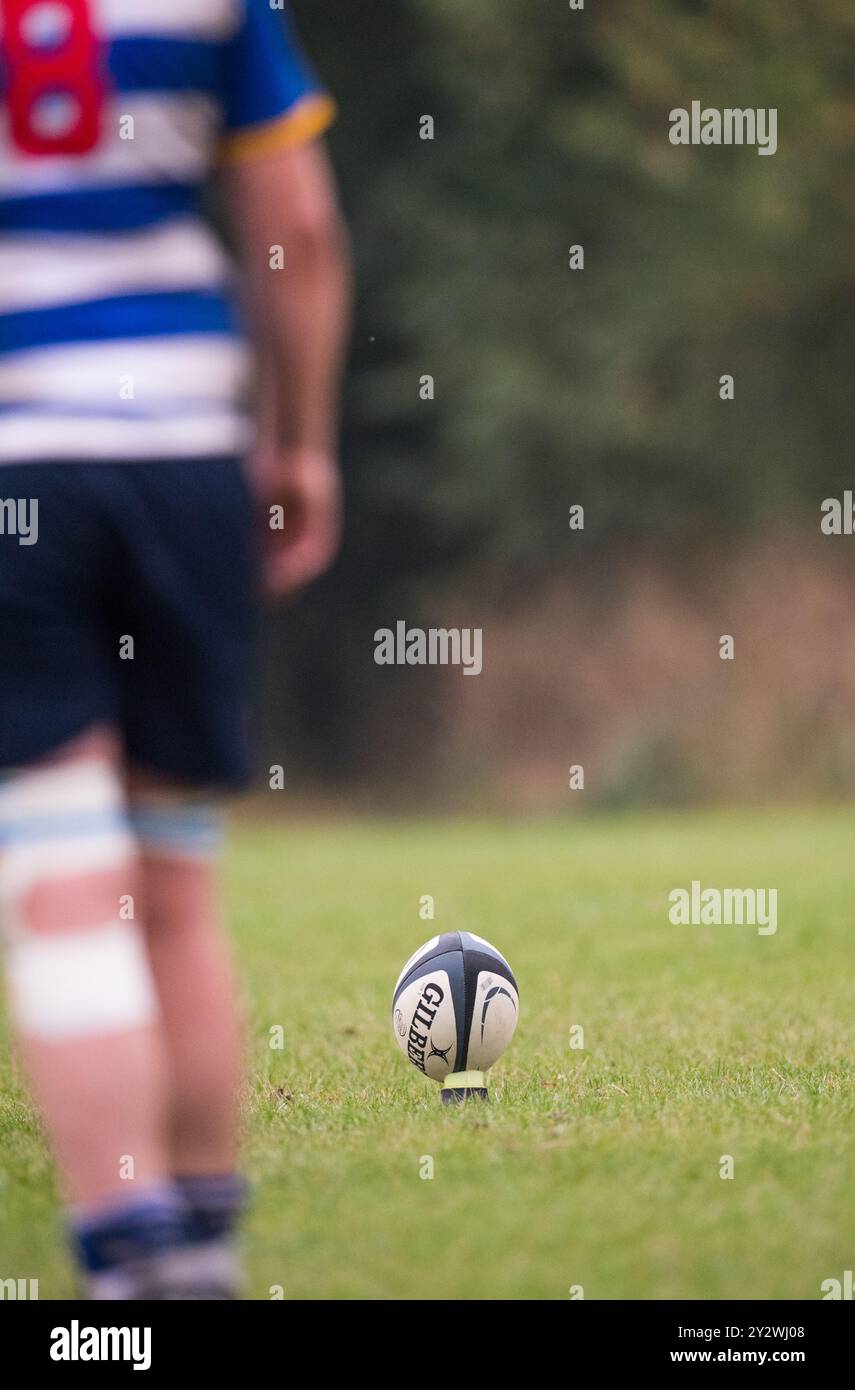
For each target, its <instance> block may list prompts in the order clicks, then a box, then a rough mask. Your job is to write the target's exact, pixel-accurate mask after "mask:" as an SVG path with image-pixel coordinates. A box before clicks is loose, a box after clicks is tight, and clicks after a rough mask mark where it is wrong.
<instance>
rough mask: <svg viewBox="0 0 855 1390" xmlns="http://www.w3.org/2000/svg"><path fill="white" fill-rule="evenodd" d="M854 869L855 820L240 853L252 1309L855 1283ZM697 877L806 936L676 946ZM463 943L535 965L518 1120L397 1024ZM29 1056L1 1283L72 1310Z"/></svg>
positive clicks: (514, 831)
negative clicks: (458, 1103) (397, 988)
mask: <svg viewBox="0 0 855 1390" xmlns="http://www.w3.org/2000/svg"><path fill="white" fill-rule="evenodd" d="M853 843H855V813H853V812H851V811H849V810H846V811H835V810H823V811H819V812H817V811H802V810H793V811H773V812H766V813H760V812H756V813H754V812H751V813H749V812H744V813H743V812H740V813H738V814H737V813H697V814H688V815H679V816H678V815H673V816H655V817H654V816H646V817H612V818H592V819H587V820H581V819H568V820H549V821H542V822H529V823H527V824H523V825H520V824H511V823H508V824H501V823H487V822H477V823H473V822H450V821H446V822H443V821H437V822H432V821H423V822H401V823H389V824H386V823H357V824H355V825H354V824H350V823H345V822H330V823H326V824H319V825H312V826H309V827H301V828H298V827H295V826H294V825H292V824H288V823H283V824H281V825H279V826H276V827H267V828H263V829H261V828H257V827H254V826H252V825H244V826H242V827H241V828H240V829H239V830H238V831H237V832H236V834H235V837H234V842H233V847H232V850H231V853H230V857H229V861H228V869H227V887H228V896H229V901H230V905H231V910H232V916H233V921H234V925H235V935H236V939H237V946H238V952H239V958H240V962H241V967H242V971H243V975H244V979H245V982H246V991H247V1003H248V1009H249V1014H250V1029H251V1031H250V1047H251V1066H252V1077H251V1083H250V1085H249V1086H248V1088H247V1094H246V1134H247V1139H246V1150H245V1161H246V1167H247V1169H248V1171H249V1172H250V1173H251V1175H252V1177H253V1179H254V1181H255V1183H256V1200H255V1205H254V1210H253V1213H252V1217H251V1220H250V1223H249V1227H248V1231H247V1256H248V1265H249V1273H250V1288H249V1296H250V1297H252V1298H258V1299H266V1298H269V1297H270V1296H271V1293H270V1290H271V1287H272V1286H277V1285H278V1286H281V1288H282V1290H283V1295H284V1297H285V1298H286V1299H287V1298H291V1299H309V1298H335V1299H346V1298H371V1299H375V1298H380V1299H386V1298H398V1299H400V1298H404V1299H493V1298H498V1299H505V1298H536V1299H566V1298H568V1297H569V1296H570V1295H569V1290H570V1289H571V1286H574V1285H581V1286H582V1287H583V1288H584V1295H585V1297H586V1298H588V1299H603V1298H607V1299H608V1298H642V1299H657V1298H706V1299H721V1298H738V1299H755V1298H774V1299H784V1298H796V1299H817V1298H819V1297H820V1296H821V1293H820V1284H821V1282H822V1281H823V1280H824V1279H828V1278H841V1277H842V1273H843V1271H844V1270H845V1269H852V1268H853V1267H855V1157H853V1143H852V1135H853V1122H855V1009H854V1008H853V1004H855V983H853V959H855V945H853V925H854V924H855V905H853V904H855V856H853V848H852V847H853ZM693 878H697V879H700V880H701V881H702V882H703V883H704V885H705V886H706V885H712V886H719V887H725V886H731V887H747V886H756V887H759V886H764V887H776V888H777V889H778V892H779V925H778V931H777V934H776V935H774V936H769V937H761V936H758V935H757V933H756V931H755V930H754V929H752V928H751V927H748V926H742V927H737V926H731V927H727V926H718V927H688V926H687V927H675V926H672V925H671V924H670V922H669V921H668V893H669V891H670V890H671V889H672V888H674V887H677V886H688V885H689V882H690V880H691V879H693ZM428 893H429V894H432V895H433V896H434V898H435V901H436V918H435V921H434V922H429V921H422V920H421V919H420V918H419V915H418V904H419V898H420V896H421V895H422V894H428ZM458 928H468V929H471V930H473V931H475V932H477V933H479V934H480V935H483V936H485V937H487V939H488V940H490V941H493V942H494V943H495V944H496V945H497V946H498V947H499V948H500V949H501V950H502V951H503V952H504V953H505V954H506V955H507V956H508V957H509V959H510V962H511V964H512V966H513V967H514V970H515V973H516V976H517V980H518V982H519V985H520V991H521V1000H522V1014H521V1023H520V1027H519V1029H518V1032H517V1036H516V1039H515V1041H514V1044H513V1046H512V1048H511V1049H510V1051H509V1052H508V1053H507V1055H506V1057H505V1058H504V1059H503V1061H501V1062H500V1063H499V1064H498V1066H497V1068H496V1069H495V1072H494V1073H493V1077H492V1104H491V1105H490V1106H489V1107H487V1106H483V1105H478V1106H471V1105H470V1106H466V1107H461V1108H460V1109H458V1110H445V1109H443V1108H442V1107H441V1106H440V1103H439V1088H438V1087H437V1086H436V1085H435V1084H434V1083H431V1082H428V1081H426V1080H425V1079H424V1078H423V1077H422V1076H420V1075H419V1074H418V1073H417V1072H416V1071H415V1070H414V1069H413V1068H412V1067H411V1066H409V1065H408V1064H407V1062H406V1061H405V1060H404V1058H403V1057H402V1055H401V1054H400V1052H399V1051H398V1050H397V1048H396V1046H395V1044H394V1041H393V1039H392V1036H391V1029H390V1021H389V1013H390V995H391V989H392V986H393V984H394V981H395V978H396V976H397V974H398V971H399V969H400V967H401V965H402V964H403V962H404V961H405V959H406V958H407V957H408V956H409V955H410V954H411V952H412V951H413V950H414V949H415V948H416V947H417V946H418V945H419V944H420V943H421V942H422V941H423V940H425V939H427V938H428V937H429V936H431V935H434V934H435V933H436V932H437V931H451V930H456V929H458ZM277 1024H281V1025H283V1026H284V1029H285V1047H284V1050H281V1051H271V1049H270V1047H269V1044H268V1037H269V1030H270V1029H271V1027H274V1026H275V1025H277ZM574 1025H581V1026H582V1028H583V1029H584V1043H585V1047H584V1050H579V1049H573V1048H571V1047H570V1045H569V1037H570V1030H571V1027H573V1026H574ZM0 1055H2V1058H3V1061H2V1064H0V1080H2V1090H3V1097H2V1101H0V1278H2V1277H9V1276H12V1275H15V1276H16V1277H25V1276H26V1277H28V1278H32V1277H38V1278H39V1279H40V1291H41V1296H42V1297H43V1298H59V1297H65V1296H68V1295H69V1293H70V1292H71V1291H72V1287H73V1285H72V1280H71V1274H70V1270H69V1267H68V1265H67V1263H66V1260H65V1257H64V1254H63V1251H62V1247H61V1243H60V1241H59V1240H58V1209H57V1206H56V1196H55V1189H54V1186H53V1182H52V1177H51V1169H50V1165H49V1162H48V1159H47V1155H46V1149H45V1145H44V1142H43V1136H42V1133H41V1131H40V1128H39V1125H38V1123H37V1121H36V1120H35V1118H34V1117H33V1114H32V1112H31V1110H30V1109H29V1107H28V1105H27V1103H26V1100H25V1098H24V1095H23V1093H22V1091H21V1089H20V1086H19V1085H18V1083H17V1082H16V1081H15V1080H14V1077H13V1074H12V1071H11V1068H10V1063H9V1061H8V1050H7V1049H5V1048H4V1049H3V1051H2V1054H0ZM725 1154H729V1155H732V1157H733V1159H734V1161H735V1177H734V1179H733V1180H732V1181H728V1180H723V1179H722V1178H721V1177H720V1175H719V1173H720V1159H721V1156H722V1155H725ZM425 1156H430V1157H431V1158H432V1160H433V1165H434V1177H433V1178H432V1179H423V1178H422V1177H420V1170H424V1168H425V1167H426V1166H427V1165H426V1164H425V1163H424V1159H425Z"/></svg>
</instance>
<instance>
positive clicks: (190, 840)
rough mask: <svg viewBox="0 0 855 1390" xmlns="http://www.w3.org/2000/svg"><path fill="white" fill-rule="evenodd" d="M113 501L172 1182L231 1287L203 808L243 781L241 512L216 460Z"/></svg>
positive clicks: (229, 990)
mask: <svg viewBox="0 0 855 1390" xmlns="http://www.w3.org/2000/svg"><path fill="white" fill-rule="evenodd" d="M120 500H121V506H120V507H117V509H116V514H117V517H118V518H119V523H118V524H120V525H121V528H122V534H123V541H124V548H125V563H126V566H127V567H128V569H129V571H130V572H131V573H132V574H133V575H134V583H133V585H131V586H129V587H128V589H127V590H126V592H125V594H124V595H123V610H122V624H123V631H126V632H128V633H132V634H133V635H134V639H135V659H134V662H133V663H132V664H129V665H128V667H127V668H126V670H125V672H124V675H125V681H124V718H123V727H124V730H125V737H126V745H127V751H128V758H129V762H130V766H131V768H132V773H131V777H130V781H129V788H130V794H131V798H132V802H133V808H134V826H135V831H136V834H137V837H138V841H139V843H140V845H141V851H142V865H143V892H144V896H145V902H146V936H147V941H148V947H149V955H150V960H151V964H152V969H153V972H154V975H155V978H156V981H157V988H158V994H159V999H160V1004H161V1010H162V1015H163V1019H164V1027H165V1032H166V1037H167V1043H168V1050H169V1061H170V1075H171V1086H172V1090H171V1101H172V1103H171V1112H170V1113H171V1141H172V1160H173V1174H174V1176H175V1179H176V1183H177V1185H178V1186H179V1188H180V1190H181V1191H182V1192H183V1194H184V1195H185V1197H186V1198H187V1200H188V1203H189V1206H190V1217H191V1224H192V1227H193V1229H194V1231H195V1234H196V1236H197V1237H198V1243H199V1250H198V1252H197V1253H198V1254H199V1256H200V1263H199V1274H200V1278H204V1279H206V1280H210V1279H212V1278H214V1277H217V1278H220V1279H222V1280H223V1281H224V1282H228V1281H229V1280H231V1281H232V1287H234V1277H235V1260H234V1250H233V1234H234V1229H235V1226H236V1223H237V1218H238V1215H239V1211H240V1208H241V1206H242V1200H243V1199H242V1184H241V1183H240V1181H239V1180H238V1178H237V1177H236V1173H235V1162H236V1148H237V1108H238V1092H239V1081H240V1043H239V1029H238V1025H237V1021H236V1014H237V1009H236V1003H235V995H234V987H233V984H232V979H231V968H230V963H229V958H228V952H227V950H226V948H225V945H224V942H223V937H222V934H221V925H220V917H221V911H220V904H219V897H218V885H217V872H216V871H217V861H218V855H217V844H216V841H217V826H216V819H217V816H216V811H215V809H214V806H215V798H216V797H217V795H218V794H219V795H222V789H223V788H228V787H234V786H236V785H240V783H241V782H242V781H243V780H244V778H245V776H246V771H247V762H248V754H247V747H246V744H247V728H248V724H249V720H248V718H247V709H246V695H247V690H248V688H249V686H250V683H251V675H252V670H251V667H252V631H253V628H254V609H255V592H254V572H253V571H254V566H253V561H252V521H253V504H252V498H251V495H250V492H249V488H248V486H247V482H246V479H245V477H244V473H243V469H242V467H241V465H240V463H239V462H238V461H236V460H227V459H209V460H192V461H187V462H184V463H182V462H180V461H175V462H173V463H169V464H160V465H158V464H152V465H150V466H146V465H143V466H140V467H135V468H134V469H132V470H129V471H128V473H127V475H126V477H125V478H124V490H123V495H122V497H121V499H120ZM203 789H205V790H203ZM216 789H219V792H218V791H217V790H216ZM206 798H207V800H206Z"/></svg>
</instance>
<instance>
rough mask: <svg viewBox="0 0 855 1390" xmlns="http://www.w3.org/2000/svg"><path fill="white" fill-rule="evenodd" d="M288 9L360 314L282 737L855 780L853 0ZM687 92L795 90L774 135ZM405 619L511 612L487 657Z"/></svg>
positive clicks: (448, 759) (509, 781) (386, 759)
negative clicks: (580, 261) (331, 508)
mask: <svg viewBox="0 0 855 1390" xmlns="http://www.w3.org/2000/svg"><path fill="white" fill-rule="evenodd" d="M293 8H294V11H295V15H296V19H297V23H298V27H299V29H300V31H301V34H302V36H303V39H304V42H305V44H306V46H307V48H308V51H309V52H310V54H311V56H312V59H313V61H314V63H315V65H316V66H317V68H318V69H319V71H320V72H321V73H322V75H323V77H324V80H325V81H326V83H327V84H328V86H329V87H330V89H331V90H332V91H333V93H334V94H335V96H336V98H337V100H338V102H339V104H340V108H341V115H340V118H339V122H338V124H337V126H336V128H335V129H334V131H333V133H332V136H331V142H330V143H331V149H332V152H333V157H334V159H335V163H336V167H337V170H338V174H339V177H340V181H341V187H342V196H343V201H344V204H345V208H346V212H347V216H348V219H349V223H350V227H351V232H352V236H353V240H354V247H355V254H356V262H357V273H358V317H357V325H356V332H355V338H354V344H353V351H352V361H351V367H350V372H349V377H348V385H347V403H346V414H345V427H344V447H343V458H344V467H345V473H346V479H347V502H348V522H347V536H346V543H345V547H344V551H343V554H342V557H341V559H340V561H339V563H338V564H337V566H336V568H335V570H334V571H333V573H331V574H330V576H328V578H327V579H325V580H324V581H323V582H322V583H320V584H319V585H317V586H316V587H315V588H314V589H313V591H312V592H311V593H310V594H308V595H306V596H305V597H304V598H303V599H301V601H300V603H299V605H297V606H294V607H293V608H291V609H289V610H287V611H284V612H281V613H278V614H274V615H272V616H271V618H270V620H269V623H268V627H267V632H266V641H265V650H266V661H267V677H268V678H267V682H266V686H267V694H266V697H265V719H264V725H265V743H264V754H265V765H266V763H267V762H283V763H284V764H285V765H286V769H287V770H288V771H289V773H290V775H291V779H292V782H291V784H292V785H293V786H296V787H297V788H301V789H303V790H306V789H310V788H314V789H318V788H324V787H326V788H328V789H331V790H334V791H335V792H336V794H339V795H341V794H345V795H347V796H350V797H351V798H356V799H358V800H366V799H367V800H368V801H369V802H370V803H371V804H378V803H385V802H387V801H388V800H389V799H390V798H391V799H394V800H395V801H396V802H400V801H402V800H403V801H408V800H412V801H413V802H415V803H417V804H419V805H422V806H423V805H424V804H425V799H426V797H428V798H429V797H431V796H432V797H433V798H435V800H436V801H437V803H441V804H457V803H460V802H462V803H463V804H467V805H469V804H473V803H475V804H485V805H495V804H498V805H507V806H511V807H514V808H517V807H541V806H542V807H549V806H553V805H561V804H567V803H568V802H569V801H572V797H571V796H570V795H569V793H568V792H567V766H568V765H569V764H571V763H573V764H575V763H581V764H583V765H585V767H586V772H587V774H588V775H587V782H586V791H587V792H588V799H589V804H590V802H591V801H593V802H594V803H597V802H609V803H611V802H614V801H618V802H626V801H635V800H639V799H640V800H642V801H643V800H694V799H699V798H708V797H728V796H745V795H747V796H756V795H759V796H767V795H792V794H796V795H798V794H803V793H805V792H810V793H811V794H816V793H818V792H819V793H831V794H839V793H841V792H848V791H850V790H853V789H855V742H853V734H852V731H851V728H850V723H851V715H850V711H851V700H852V698H853V697H854V696H855V651H853V647H852V639H851V637H850V636H849V625H850V621H851V614H852V611H853V610H852V599H853V597H855V594H853V590H852V581H851V578H850V572H851V569H852V566H851V564H850V562H849V560H848V556H847V554H846V551H847V550H848V549H849V547H850V546H851V545H852V544H853V540H852V538H851V537H850V538H846V537H840V538H829V537H822V536H821V535H820V532H819V519H820V512H819V507H820V502H821V501H822V499H823V498H825V497H827V496H842V493H843V490H844V489H845V488H846V487H847V486H851V485H852V481H853V468H852V439H853V434H855V392H853V389H852V381H851V375H852V363H853V360H855V319H854V318H853V309H855V256H853V247H855V180H853V171H854V170H853V137H855V89H854V88H853V68H855V6H853V4H852V0H811V4H810V5H797V4H787V3H782V0H708V2H707V0H645V3H643V4H639V3H638V0H587V3H586V8H585V9H584V10H582V11H576V10H573V9H571V8H570V5H569V4H568V3H567V0H361V3H359V4H358V5H357V4H354V5H342V3H341V0H294V5H293ZM693 100H699V101H700V102H701V103H702V104H703V105H709V106H713V107H717V108H722V107H726V106H733V107H741V108H760V107H763V108H769V107H774V108H777V110H778V113H779V114H778V150H777V153H776V154H775V155H774V156H771V157H760V156H759V155H758V154H757V152H756V150H754V149H752V148H750V147H743V148H739V147H730V148H728V147H702V148H694V147H674V146H672V145H671V144H670V143H669V140H668V131H669V120H668V117H669V112H670V111H671V109H672V108H674V107H686V108H688V107H690V105H691V102H692V101H693ZM424 116H430V117H432V118H433V120H434V122H435V136H434V138H433V139H431V140H425V139H422V138H420V121H421V119H422V118H423V117H424ZM576 244H581V245H582V246H583V247H584V255H585V268H584V270H572V269H571V268H570V266H569V253H570V248H571V246H573V245H576ZM724 373H730V374H732V375H733V377H734V378H735V399H734V400H733V401H722V400H721V399H720V396H719V378H720V377H721V375H722V374H724ZM425 374H430V375H431V376H432V377H433V378H434V379H435V383H436V395H435V399H434V400H427V401H426V400H423V399H421V398H420V381H421V378H422V377H423V376H424V375H425ZM577 503H580V504H582V505H583V506H584V509H585V529H584V531H582V532H576V531H571V530H570V529H569V528H568V521H567V517H568V508H569V507H570V506H571V505H573V504H577ZM398 619H404V620H406V621H407V622H408V623H409V624H411V625H420V626H429V625H435V626H450V625H462V626H480V627H483V629H484V644H485V670H484V674H483V675H482V676H480V677H478V678H475V679H466V678H463V677H462V673H461V672H460V671H459V670H447V669H440V670H436V669H426V668H405V669H397V668H386V667H377V666H376V665H375V664H374V661H373V650H374V631H375V629H376V628H379V627H390V626H394V624H395V622H396V620H398ZM725 632H726V633H734V634H735V637H736V651H737V659H736V661H735V662H734V663H733V666H732V668H730V669H728V667H727V666H726V664H725V663H723V662H721V661H720V660H719V657H718V637H719V635H720V634H721V633H725Z"/></svg>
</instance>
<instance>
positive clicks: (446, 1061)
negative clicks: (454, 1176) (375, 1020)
mask: <svg viewBox="0 0 855 1390" xmlns="http://www.w3.org/2000/svg"><path fill="white" fill-rule="evenodd" d="M519 1009H520V999H519V991H518V990H517V982H516V980H515V979H514V977H513V973H512V971H511V967H510V966H509V965H508V962H507V961H506V960H505V958H504V956H503V955H500V953H499V952H498V951H497V950H496V948H495V946H491V945H490V943H489V942H488V941H484V940H483V939H482V938H481V937H480V936H474V935H473V934H472V932H468V931H461V932H456V931H455V932H444V933H443V935H442V936H434V937H432V938H431V940H430V941H426V942H425V944H424V946H421V947H420V948H419V949H418V951H416V953H415V955H413V956H410V959H409V960H408V961H407V963H406V965H405V966H404V968H403V970H402V971H401V973H400V975H399V976H398V983H397V984H396V985H395V994H394V998H393V1000H392V1029H393V1031H394V1034H395V1038H396V1041H397V1043H398V1046H399V1047H400V1049H401V1051H402V1052H403V1053H404V1055H405V1056H406V1057H408V1058H409V1060H410V1061H411V1062H412V1064H413V1066H414V1067H418V1069H419V1071H421V1072H424V1074H425V1076H429V1077H430V1078H431V1079H432V1080H433V1081H441V1082H442V1086H443V1089H442V1100H443V1104H447V1103H448V1102H449V1101H458V1100H466V1099H468V1098H469V1097H470V1096H479V1097H481V1099H483V1100H486V1099H487V1078H486V1075H485V1073H486V1072H487V1071H488V1070H489V1069H490V1067H491V1066H492V1065H493V1063H494V1062H496V1061H498V1059H499V1057H501V1055H502V1053H503V1052H504V1050H505V1048H506V1047H507V1046H508V1043H509V1042H510V1041H511V1038H512V1037H513V1035H514V1029H515V1028H516V1026H517V1019H518V1018H519Z"/></svg>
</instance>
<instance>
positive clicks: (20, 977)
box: [0, 757, 157, 1041]
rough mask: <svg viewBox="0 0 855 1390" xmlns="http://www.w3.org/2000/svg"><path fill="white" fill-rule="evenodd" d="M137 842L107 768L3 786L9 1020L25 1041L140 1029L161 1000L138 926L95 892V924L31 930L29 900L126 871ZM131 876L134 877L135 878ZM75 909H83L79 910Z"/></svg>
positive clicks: (53, 769) (54, 769)
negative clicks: (52, 888) (38, 892)
mask: <svg viewBox="0 0 855 1390" xmlns="http://www.w3.org/2000/svg"><path fill="white" fill-rule="evenodd" d="M133 860H134V840H133V836H132V834H131V831H130V829H129V826H128V824H127V816H126V810H125V801H124V790H123V787H122V784H121V781H120V779H119V777H118V775H117V773H116V771H115V770H114V768H113V767H112V766H111V764H110V763H109V761H108V760H106V759H101V758H97V757H91V758H85V759H84V758H81V759H74V760H69V761H64V762H58V763H53V764H49V765H47V766H44V767H39V768H36V769H33V770H27V771H23V772H20V773H15V774H13V775H12V776H10V777H8V778H6V779H4V781H3V782H2V784H0V928H2V932H0V935H2V936H4V937H5V940H6V945H7V952H6V975H7V986H8V993H9V1002H10V1006H11V1012H12V1015H13V1018H14V1019H15V1021H16V1023H17V1025H18V1027H19V1028H20V1029H21V1030H22V1031H23V1032H24V1033H25V1034H26V1035H27V1036H28V1037H35V1038H42V1039H46V1040H51V1041H61V1040H66V1039H70V1038H80V1037H86V1036H97V1035H100V1034H107V1033H112V1032H116V1031H125V1030H128V1029H131V1028H137V1027H140V1026H142V1025H144V1024H146V1023H149V1022H150V1021H151V1020H152V1019H154V1018H155V1016H156V1012H157V1004H156V996H155V990H154V985H153V981H152V976H151V971H150V968H149V963H148V958H147V955H146V952H145V948H144V944H143V941H142V937H141V934H140V931H139V927H138V926H137V925H136V924H135V923H134V922H132V921H122V920H120V917H119V911H120V904H119V901H118V898H117V900H116V902H115V903H113V902H112V901H109V900H107V901H102V900H101V897H102V896H103V895H100V894H96V896H95V899H94V900H93V902H92V904H91V907H92V919H93V920H92V922H91V925H87V926H86V927H85V928H84V929H80V928H79V927H76V926H72V925H71V923H70V922H69V923H68V924H67V925H64V924H63V921H62V920H61V917H62V913H61V908H60V910H59V911H58V917H59V918H60V920H58V921H57V922H56V924H55V926H52V927H51V928H50V929H45V928H44V927H42V928H41V929H40V930H33V928H32V926H31V924H30V923H29V921H28V915H27V911H26V907H25V904H26V901H27V895H28V894H29V893H30V892H31V890H34V889H38V888H40V887H42V886H43V885H47V884H50V883H51V882H54V883H56V882H57V881H60V880H68V881H69V885H68V891H69V892H73V891H74V885H73V882H71V880H74V879H75V878H76V877H79V878H80V879H81V880H86V879H91V878H92V876H93V875H97V874H99V873H102V872H105V871H110V870H119V871H121V870H122V869H123V868H125V867H127V868H128V870H129V871H130V870H131V868H132V866H133ZM129 878H130V872H129ZM78 907H79V904H78Z"/></svg>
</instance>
